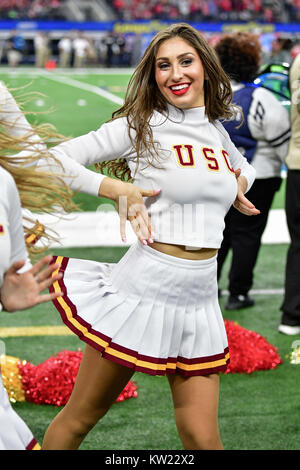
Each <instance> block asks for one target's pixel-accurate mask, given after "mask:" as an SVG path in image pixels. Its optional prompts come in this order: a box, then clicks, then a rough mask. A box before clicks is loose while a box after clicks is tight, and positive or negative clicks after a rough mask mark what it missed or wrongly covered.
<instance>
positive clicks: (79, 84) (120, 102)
mask: <svg viewBox="0 0 300 470" xmlns="http://www.w3.org/2000/svg"><path fill="white" fill-rule="evenodd" d="M41 76H42V77H44V78H48V80H53V81H54V82H59V83H63V84H64V85H70V86H73V87H75V88H79V89H81V90H85V91H89V92H91V93H95V94H96V95H99V96H101V97H102V98H105V99H107V100H108V101H111V102H112V103H116V104H118V105H120V106H122V105H123V104H124V100H123V99H122V98H120V97H119V96H116V95H114V94H113V93H110V92H109V91H106V90H103V88H100V87H98V86H95V85H90V84H88V83H83V82H80V81H78V80H74V78H69V77H66V76H62V75H55V76H54V75H50V74H47V73H41Z"/></svg>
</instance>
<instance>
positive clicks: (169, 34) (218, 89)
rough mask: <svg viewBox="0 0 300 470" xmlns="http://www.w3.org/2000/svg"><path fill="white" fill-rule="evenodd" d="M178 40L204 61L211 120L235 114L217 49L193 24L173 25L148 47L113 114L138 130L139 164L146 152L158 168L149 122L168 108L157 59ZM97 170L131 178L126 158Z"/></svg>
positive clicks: (130, 127) (228, 83)
mask: <svg viewBox="0 0 300 470" xmlns="http://www.w3.org/2000/svg"><path fill="white" fill-rule="evenodd" d="M174 37H179V38H182V39H183V40H185V41H186V42H187V43H189V44H190V45H191V46H192V47H194V49H195V50H196V51H197V53H198V55H199V57H200V59H201V61H202V64H203V67H204V70H205V76H206V79H205V81H204V95H205V110H206V115H207V117H208V119H209V121H210V122H213V121H215V120H216V119H221V118H224V119H230V118H231V117H232V116H233V115H234V112H233V110H232V107H231V100H232V91H231V86H230V82H229V78H228V77H227V75H226V73H225V72H224V71H223V69H222V67H221V65H220V62H219V59H218V57H217V55H216V53H215V51H214V49H213V48H212V47H211V46H210V45H209V44H208V43H207V41H206V40H205V38H204V37H203V36H202V35H201V34H200V33H199V32H198V31H197V30H196V29H195V28H193V27H192V26H190V25H189V24H186V23H177V24H173V25H171V26H169V27H168V28H166V29H164V30H163V31H160V32H159V33H157V34H156V35H155V36H154V38H153V39H152V41H151V42H150V44H149V45H148V47H147V49H146V51H145V53H144V55H143V57H142V59H141V60H140V62H139V64H138V65H137V67H136V69H135V71H134V73H133V75H132V76H131V79H130V81H129V84H128V88H127V92H126V96H125V101H124V104H123V106H122V107H121V108H119V109H118V110H117V111H115V112H114V113H113V115H112V119H116V118H119V117H126V118H127V122H128V132H129V135H131V132H130V131H131V130H133V131H134V133H135V140H134V142H132V145H133V147H134V148H135V149H136V155H137V157H136V158H137V164H138V162H139V158H140V155H141V153H142V152H143V151H145V150H146V153H147V160H148V164H150V165H152V166H155V162H157V161H159V159H158V155H157V153H156V151H155V144H154V141H153V134H152V129H151V126H150V124H149V122H150V118H151V116H152V113H153V111H154V110H157V111H159V112H162V113H166V112H167V109H168V108H167V101H166V99H165V97H164V96H163V95H162V94H161V92H160V90H159V88H158V86H157V84H156V81H155V59H156V55H157V51H158V49H159V47H160V45H161V44H162V43H163V42H164V41H167V40H168V39H172V38H174ZM97 168H99V169H100V171H101V172H104V171H105V172H106V173H107V174H108V175H110V176H115V177H117V178H121V179H130V170H129V168H128V165H127V162H126V160H125V159H119V160H115V161H110V162H103V163H99V164H97Z"/></svg>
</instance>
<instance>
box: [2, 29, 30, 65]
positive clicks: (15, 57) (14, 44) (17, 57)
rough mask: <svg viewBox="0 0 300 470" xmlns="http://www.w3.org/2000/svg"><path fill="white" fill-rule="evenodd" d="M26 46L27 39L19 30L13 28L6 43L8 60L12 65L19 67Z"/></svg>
mask: <svg viewBox="0 0 300 470" xmlns="http://www.w3.org/2000/svg"><path fill="white" fill-rule="evenodd" d="M25 46H26V41H25V39H24V38H23V36H22V35H21V34H19V33H18V31H17V30H13V31H12V32H11V35H10V36H9V38H8V39H7V41H6V44H5V49H6V51H7V52H6V53H7V61H8V65H9V66H10V67H17V66H18V65H19V64H20V63H21V61H22V59H23V54H24V51H25Z"/></svg>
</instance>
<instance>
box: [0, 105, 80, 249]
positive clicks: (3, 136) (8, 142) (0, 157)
mask: <svg viewBox="0 0 300 470" xmlns="http://www.w3.org/2000/svg"><path fill="white" fill-rule="evenodd" d="M18 107H19V108H22V106H21V105H20V104H19V103H18ZM24 113H25V112H24ZM25 114H26V113H25ZM64 140H65V138H64V137H63V136H62V135H60V134H59V133H58V132H57V131H56V129H55V128H54V126H52V125H50V124H41V125H32V126H27V127H26V129H25V128H24V127H23V128H22V127H21V126H20V127H19V128H18V122H17V121H16V122H13V121H12V119H11V116H9V113H7V114H6V115H4V117H3V114H2V116H1V118H0V166H1V167H3V168H4V169H5V170H7V171H8V172H9V173H10V174H11V175H12V177H13V178H14V181H15V183H16V186H17V188H18V192H19V195H20V199H21V205H22V207H23V208H25V209H28V210H29V211H32V212H34V213H52V214H53V213H55V214H57V213H60V214H63V213H66V212H70V211H74V210H78V209H79V208H78V206H77V205H76V204H75V203H74V202H73V196H74V194H73V192H72V191H71V190H70V188H69V187H68V186H67V185H66V183H65V182H64V181H63V179H62V177H63V168H62V166H61V164H60V163H59V162H58V161H57V160H56V159H55V157H54V156H53V155H52V154H51V153H50V152H49V151H48V146H50V145H51V144H50V142H52V143H53V144H54V143H56V144H57V143H58V142H62V141H64ZM45 143H48V145H46V144H45ZM40 159H43V160H44V161H45V163H46V166H48V165H49V167H51V166H53V165H54V166H55V168H56V169H57V173H56V174H55V173H52V172H47V171H42V170H41V169H40V168H37V163H38V161H39V160H40ZM60 168H61V171H60V170H59V169H60ZM26 220H27V221H28V222H30V224H29V227H30V228H28V227H27V224H25V225H24V232H25V235H26V236H25V238H27V239H28V240H29V239H30V240H32V241H35V240H37V239H41V240H42V242H43V243H42V244H40V246H39V247H38V246H36V245H35V244H34V243H33V242H30V243H27V249H28V251H29V253H30V255H31V256H34V255H36V254H40V253H42V252H43V251H45V250H46V249H47V248H48V245H49V242H50V241H51V240H56V239H57V237H56V235H55V234H54V233H53V234H50V233H49V232H48V231H47V229H45V228H44V227H42V226H41V224H39V223H37V220H35V219H32V218H31V217H30V216H29V217H26Z"/></svg>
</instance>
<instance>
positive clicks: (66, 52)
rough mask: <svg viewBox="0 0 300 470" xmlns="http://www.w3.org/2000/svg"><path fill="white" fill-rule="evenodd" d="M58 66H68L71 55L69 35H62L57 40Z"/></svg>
mask: <svg viewBox="0 0 300 470" xmlns="http://www.w3.org/2000/svg"><path fill="white" fill-rule="evenodd" d="M58 52H59V66H60V67H62V68H67V67H70V65H71V57H72V40H71V38H70V36H64V37H62V38H61V39H60V40H59V41H58Z"/></svg>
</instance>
